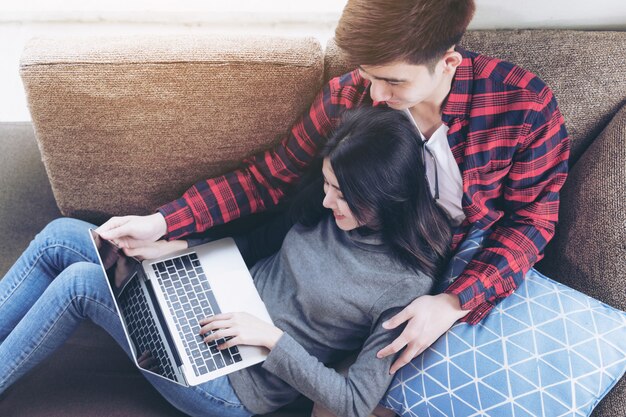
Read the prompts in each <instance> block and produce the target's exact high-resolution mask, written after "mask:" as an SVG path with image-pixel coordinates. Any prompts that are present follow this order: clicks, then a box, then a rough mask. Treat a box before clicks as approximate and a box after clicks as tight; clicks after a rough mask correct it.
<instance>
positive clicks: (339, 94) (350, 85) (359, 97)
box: [327, 69, 371, 107]
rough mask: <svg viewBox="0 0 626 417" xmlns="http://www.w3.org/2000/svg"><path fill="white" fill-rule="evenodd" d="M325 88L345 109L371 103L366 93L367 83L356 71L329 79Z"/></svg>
mask: <svg viewBox="0 0 626 417" xmlns="http://www.w3.org/2000/svg"><path fill="white" fill-rule="evenodd" d="M327 87H328V89H329V91H330V94H331V95H332V96H333V97H334V98H335V100H336V101H337V102H338V103H341V104H344V105H346V106H347V107H352V105H361V104H364V103H365V102H371V100H370V98H369V93H368V88H369V81H367V80H365V79H364V78H363V77H361V75H360V74H359V71H358V70H356V69H355V70H353V71H350V72H347V73H345V74H342V75H339V76H337V77H334V78H331V79H330V80H329V81H328V83H327Z"/></svg>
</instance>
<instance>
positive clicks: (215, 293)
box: [90, 230, 272, 386]
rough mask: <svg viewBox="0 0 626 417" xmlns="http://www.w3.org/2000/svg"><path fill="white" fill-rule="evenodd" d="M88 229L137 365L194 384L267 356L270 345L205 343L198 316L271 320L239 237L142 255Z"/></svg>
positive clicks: (180, 382) (147, 370) (175, 379)
mask: <svg viewBox="0 0 626 417" xmlns="http://www.w3.org/2000/svg"><path fill="white" fill-rule="evenodd" d="M90 235H91V240H92V242H93V244H94V247H95V248H96V251H97V253H98V257H99V260H100V265H101V266H102V270H103V271H104V275H105V277H106V281H107V284H108V286H109V290H110V291H111V295H112V296H113V300H114V302H115V307H116V309H117V312H118V315H119V317H120V319H121V322H122V326H123V328H124V333H125V335H126V339H127V341H128V345H129V347H130V349H131V352H133V358H134V362H135V365H137V367H139V368H140V369H142V370H144V371H146V372H150V373H153V374H154V375H157V376H159V377H161V378H165V379H168V380H170V381H173V382H176V383H178V384H180V385H183V386H193V385H198V384H201V383H203V382H206V381H209V380H211V379H214V378H217V377H220V376H223V375H227V374H229V373H231V372H235V371H237V370H239V369H243V368H246V367H248V366H252V365H255V364H257V363H259V362H262V361H264V360H265V358H266V357H267V354H268V353H269V352H268V350H267V349H265V348H262V347H258V346H234V347H231V348H229V349H224V350H221V351H220V350H218V349H217V345H219V344H221V343H224V341H225V339H220V340H217V341H213V342H211V343H209V344H207V343H205V342H204V340H203V339H204V337H203V336H200V334H199V332H200V327H201V326H200V325H199V321H200V320H201V319H203V318H205V317H209V316H212V315H215V314H219V313H226V312H247V313H250V314H252V315H254V316H256V317H258V318H260V319H262V320H264V321H267V322H268V323H272V320H271V318H270V316H269V314H268V312H267V309H266V308H265V304H263V301H262V300H261V297H260V296H259V294H258V292H257V290H256V287H255V286H254V283H253V282H252V277H251V276H250V273H249V271H248V269H247V267H246V264H245V262H244V260H243V257H242V256H241V253H240V252H239V250H238V248H237V245H236V244H235V242H234V240H233V239H231V238H225V239H220V240H216V241H214V242H210V243H205V244H203V245H199V246H196V247H193V248H189V249H185V250H183V251H179V252H175V253H171V254H169V255H167V256H166V257H162V258H157V259H150V260H143V261H139V260H138V259H136V258H133V257H129V256H126V255H125V254H124V251H123V250H121V249H119V248H118V247H116V246H115V245H113V243H111V242H110V241H107V240H105V239H102V238H101V237H100V236H99V235H98V234H97V233H96V232H95V231H94V230H90ZM146 352H149V355H148V359H147V360H146V355H145V353H146ZM139 358H143V359H142V360H141V361H138V359H139Z"/></svg>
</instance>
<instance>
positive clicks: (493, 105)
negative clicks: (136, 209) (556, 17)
mask: <svg viewBox="0 0 626 417" xmlns="http://www.w3.org/2000/svg"><path fill="white" fill-rule="evenodd" d="M457 50H458V51H459V52H460V53H461V54H462V55H463V61H462V63H461V65H460V66H459V67H458V68H457V71H456V75H455V77H454V81H453V83H452V89H451V91H450V94H449V96H448V98H447V100H446V102H445V103H444V105H443V108H442V120H443V123H445V124H446V125H447V126H448V127H449V130H448V142H449V144H450V148H451V150H452V154H453V155H454V158H455V159H456V162H457V163H458V164H459V168H460V171H461V176H462V178H463V199H462V205H463V211H464V212H465V215H466V219H465V221H464V222H463V224H461V225H460V226H459V227H458V228H457V230H455V234H454V239H453V247H455V246H456V245H457V244H458V243H459V242H460V241H461V240H462V239H464V237H465V235H466V233H467V231H468V230H469V227H470V226H471V225H476V226H478V227H480V228H481V229H485V230H486V229H491V230H492V232H491V233H490V235H489V236H488V238H487V239H486V240H485V242H484V247H483V249H482V250H481V252H479V254H478V255H477V256H476V257H475V258H474V259H473V260H472V261H471V262H470V263H469V264H468V265H467V267H466V269H465V271H464V272H463V273H462V274H461V276H460V277H459V278H458V279H457V280H456V281H455V282H454V283H453V284H452V285H451V286H450V287H449V288H448V289H447V290H446V292H449V293H452V294H456V295H458V297H459V299H460V301H461V306H462V308H463V309H466V310H471V312H470V313H469V314H468V315H467V316H466V317H465V319H464V320H465V321H467V322H470V323H477V322H479V321H480V320H481V319H482V317H484V316H485V314H486V313H487V312H489V310H490V309H491V308H492V307H493V305H494V304H495V302H496V301H497V300H498V299H500V298H503V297H506V296H507V295H509V294H510V293H511V292H513V291H514V290H515V289H516V288H517V287H518V286H519V284H520V282H521V281H522V279H523V278H524V275H525V274H526V272H527V271H528V270H529V269H530V268H531V267H532V266H533V265H534V264H535V262H537V261H538V260H539V259H541V257H542V255H541V252H542V251H543V249H544V247H545V246H546V244H547V243H548V241H549V240H550V239H551V238H552V236H553V235H554V229H555V224H556V221H557V215H558V211H559V190H560V189H561V187H562V185H563V183H564V182H565V178H566V176H567V161H568V157H569V140H568V137H567V132H566V130H565V126H564V123H563V116H562V115H561V113H560V111H559V109H558V107H557V103H556V100H555V98H554V96H553V95H552V91H551V90H550V89H549V88H548V87H547V86H546V85H545V84H544V83H543V82H542V81H541V80H540V79H539V78H537V77H536V76H535V75H534V74H532V73H530V72H528V71H525V70H523V69H521V68H519V67H516V66H515V65H512V64H510V63H507V62H503V61H500V60H497V59H493V58H489V57H486V56H483V55H479V54H476V53H473V52H469V51H465V50H463V49H461V48H457ZM378 104H379V103H373V102H372V99H371V98H370V95H369V82H368V81H367V80H364V79H363V78H361V77H360V76H359V73H358V71H352V72H350V73H348V74H344V75H343V76H341V77H337V78H333V79H332V80H330V81H329V83H328V84H327V85H326V86H325V87H324V88H323V89H322V91H321V92H320V93H319V94H318V95H317V97H316V98H315V101H314V102H313V104H312V106H311V108H310V110H309V111H308V112H306V113H305V114H304V115H302V116H301V118H300V119H299V120H298V122H297V123H296V124H295V125H294V126H293V128H292V129H291V132H290V133H289V134H288V135H287V136H286V137H285V138H284V139H283V140H282V141H281V143H280V144H279V145H278V146H277V147H275V148H274V149H271V150H268V151H266V152H264V153H261V154H258V155H255V156H253V157H251V158H249V159H246V160H245V161H244V165H243V167H242V168H241V169H239V170H237V171H234V172H231V173H228V174H226V175H223V176H221V177H217V178H212V179H209V180H206V181H201V182H199V183H197V184H195V185H194V186H192V187H191V188H190V189H189V190H187V192H185V194H184V195H183V196H182V197H181V198H179V199H177V200H175V201H173V202H171V203H169V204H166V205H164V206H162V207H160V208H159V211H160V212H161V213H162V214H163V215H164V216H165V220H166V222H167V229H168V234H167V238H169V239H177V238H180V237H183V236H185V235H187V234H189V233H193V232H202V231H204V230H206V229H208V228H210V227H212V226H215V225H218V224H221V223H226V222H229V221H231V220H234V219H236V218H239V217H241V216H246V215H248V214H251V213H256V212H260V211H263V210H264V209H266V208H268V207H270V206H273V205H276V204H277V203H278V202H279V201H280V200H281V199H282V198H283V197H284V196H285V193H286V192H288V191H289V189H290V188H291V186H292V185H293V184H294V183H295V182H297V181H298V179H299V178H300V176H301V175H302V174H303V172H304V171H305V170H306V168H307V166H308V165H309V163H310V162H311V161H312V160H313V159H314V157H315V155H316V153H317V151H318V149H319V148H320V145H322V144H323V143H324V142H325V141H326V138H327V137H328V136H329V134H330V132H331V130H332V129H333V128H334V127H335V126H336V125H337V123H338V120H339V118H340V116H341V113H342V112H343V111H344V110H346V109H349V108H352V107H356V106H362V105H366V106H371V105H378ZM382 104H384V103H382Z"/></svg>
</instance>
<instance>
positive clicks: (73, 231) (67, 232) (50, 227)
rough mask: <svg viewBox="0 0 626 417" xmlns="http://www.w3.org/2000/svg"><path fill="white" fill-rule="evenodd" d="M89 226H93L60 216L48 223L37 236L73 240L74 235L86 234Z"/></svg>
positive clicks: (92, 226)
mask: <svg viewBox="0 0 626 417" xmlns="http://www.w3.org/2000/svg"><path fill="white" fill-rule="evenodd" d="M89 228H95V226H94V225H92V224H90V223H87V222H84V221H82V220H78V219H72V218H70V217H61V218H58V219H54V220H52V221H51V222H50V223H48V224H47V225H46V227H44V228H43V230H42V231H41V232H40V233H39V234H38V235H37V236H38V237H39V238H43V239H55V240H65V239H70V240H74V238H75V237H81V238H82V237H83V235H86V234H87V232H88V230H89Z"/></svg>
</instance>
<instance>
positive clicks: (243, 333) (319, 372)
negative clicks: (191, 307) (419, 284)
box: [200, 308, 399, 417]
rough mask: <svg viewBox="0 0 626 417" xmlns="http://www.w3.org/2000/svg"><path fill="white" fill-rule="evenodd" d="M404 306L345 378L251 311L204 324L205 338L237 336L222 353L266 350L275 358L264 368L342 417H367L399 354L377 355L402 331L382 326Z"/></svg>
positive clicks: (377, 329)
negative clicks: (255, 348)
mask: <svg viewBox="0 0 626 417" xmlns="http://www.w3.org/2000/svg"><path fill="white" fill-rule="evenodd" d="M398 310H399V308H394V309H391V310H388V311H386V312H385V313H384V314H383V315H381V316H380V318H379V319H378V320H377V321H376V323H375V324H374V325H373V326H372V332H371V334H370V336H369V337H368V338H367V339H366V341H365V343H364V345H363V348H362V350H361V352H360V353H359V355H358V358H357V359H356V362H355V363H354V364H353V365H352V366H351V367H350V369H349V371H348V375H347V376H343V375H341V374H340V373H338V372H337V371H335V370H334V369H332V368H329V367H327V366H326V365H325V364H324V363H322V362H320V361H319V360H318V359H317V358H316V357H315V356H313V355H311V354H309V353H308V352H307V351H306V349H305V348H304V347H303V346H302V345H300V344H299V343H298V342H297V341H296V340H295V339H293V338H292V337H291V336H290V335H289V334H287V333H284V332H282V331H281V330H280V329H278V328H277V327H275V326H273V325H271V324H269V323H266V322H264V321H262V320H260V319H257V318H256V317H254V316H251V315H249V314H246V313H228V314H221V315H218V316H213V317H210V318H207V319H204V320H202V321H201V322H200V324H201V325H202V326H203V327H202V329H201V330H200V333H201V334H203V335H206V338H205V340H206V341H207V342H208V341H211V340H217V339H221V338H225V337H231V338H232V339H230V340H228V341H227V342H226V343H225V344H223V345H220V346H219V348H220V349H225V348H228V347H231V346H235V345H240V344H245V345H254V346H265V347H266V348H268V349H270V354H269V356H268V357H267V359H266V360H265V363H264V364H263V369H265V370H266V371H268V372H270V373H272V374H274V375H276V376H277V377H279V378H281V379H282V380H284V381H285V382H287V383H288V384H289V385H291V386H292V387H293V388H295V389H296V390H298V391H299V392H301V393H302V394H304V395H305V396H307V397H308V398H310V399H312V400H313V401H315V402H316V403H319V404H321V405H323V406H324V407H326V408H327V409H329V410H331V411H332V412H333V413H335V414H336V415H339V416H346V417H352V416H354V417H357V416H367V415H369V413H370V412H371V411H372V410H373V409H374V407H375V406H376V404H377V403H378V401H379V400H380V399H381V398H382V396H383V395H384V394H385V392H386V390H387V387H388V386H389V384H390V383H391V379H392V378H393V376H392V375H391V374H390V373H389V368H390V366H391V363H392V361H393V360H394V358H395V357H394V356H389V357H387V358H385V359H383V360H381V359H377V358H376V352H377V351H378V350H379V349H381V348H382V347H383V346H385V345H386V344H387V343H389V342H390V341H391V340H393V338H394V337H396V336H397V335H398V333H399V331H397V332H394V331H389V330H386V329H383V327H382V323H383V322H384V321H385V320H387V319H389V318H390V317H391V316H392V315H393V314H394V313H397V312H398Z"/></svg>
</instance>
